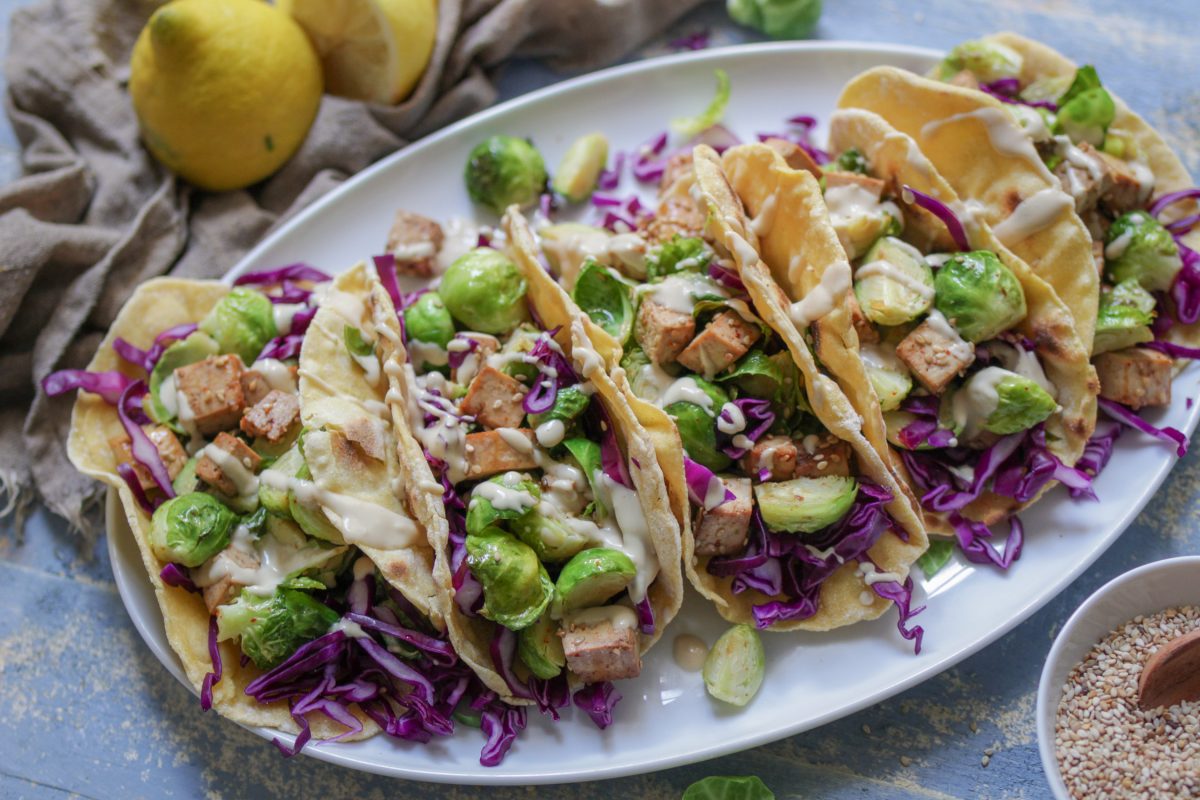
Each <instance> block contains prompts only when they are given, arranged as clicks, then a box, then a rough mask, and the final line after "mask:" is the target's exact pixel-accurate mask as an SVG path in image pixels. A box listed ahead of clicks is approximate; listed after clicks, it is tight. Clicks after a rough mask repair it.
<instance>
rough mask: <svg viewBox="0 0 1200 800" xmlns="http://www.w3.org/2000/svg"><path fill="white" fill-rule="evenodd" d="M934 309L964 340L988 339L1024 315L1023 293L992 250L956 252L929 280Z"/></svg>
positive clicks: (1017, 282) (1011, 274)
mask: <svg viewBox="0 0 1200 800" xmlns="http://www.w3.org/2000/svg"><path fill="white" fill-rule="evenodd" d="M933 285H934V288H935V289H936V290H937V298H936V300H935V301H934V302H935V304H936V305H937V310H938V311H940V312H942V314H943V315H944V316H945V317H946V319H947V320H949V321H950V323H951V324H952V325H953V326H954V327H955V328H956V329H957V330H958V332H959V333H960V334H961V335H962V337H963V338H964V339H966V340H967V341H968V342H972V343H978V342H982V341H984V340H986V339H992V338H994V337H995V336H996V335H997V334H1000V333H1002V332H1004V331H1006V330H1008V329H1009V328H1011V327H1012V326H1013V325H1016V324H1017V323H1018V322H1020V321H1021V320H1023V319H1024V318H1025V292H1024V291H1023V290H1022V289H1021V283H1020V282H1019V281H1018V280H1017V276H1016V275H1013V273H1012V270H1010V269H1009V268H1008V267H1006V266H1004V264H1003V263H1001V261H1000V259H999V258H997V257H996V254H995V253H991V252H989V251H987V250H974V251H972V252H969V253H956V254H955V255H954V256H952V257H951V258H950V259H949V260H948V261H946V263H944V264H943V265H942V268H941V269H939V270H938V273H937V276H936V277H935V278H934V280H933Z"/></svg>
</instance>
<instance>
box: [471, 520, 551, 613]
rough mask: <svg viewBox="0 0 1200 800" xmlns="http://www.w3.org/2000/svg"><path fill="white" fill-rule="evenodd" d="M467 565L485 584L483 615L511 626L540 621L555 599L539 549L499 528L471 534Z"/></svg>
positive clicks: (483, 584) (478, 579) (477, 578)
mask: <svg viewBox="0 0 1200 800" xmlns="http://www.w3.org/2000/svg"><path fill="white" fill-rule="evenodd" d="M467 566H468V568H469V569H470V570H471V574H472V575H474V576H475V580H477V581H479V583H480V585H482V586H483V612H482V613H483V616H485V617H487V618H488V619H490V620H492V621H493V622H496V623H498V624H500V625H503V626H504V627H506V628H508V629H509V630H513V631H519V630H521V629H523V628H528V627H529V626H530V625H532V624H534V623H535V622H537V620H538V617H540V616H541V615H542V614H543V613H544V612H545V611H546V608H547V607H548V606H549V605H550V601H551V600H553V599H554V581H552V580H550V576H549V575H548V574H547V573H546V568H545V567H543V566H542V563H541V562H540V561H539V560H538V557H537V553H535V552H533V550H532V549H531V548H530V547H529V546H528V545H525V544H523V543H521V542H519V541H517V540H516V539H514V538H513V537H512V536H509V535H508V534H507V533H505V532H504V531H502V530H500V529H499V528H495V527H492V528H485V529H484V530H483V531H482V532H481V533H479V534H474V535H469V536H467Z"/></svg>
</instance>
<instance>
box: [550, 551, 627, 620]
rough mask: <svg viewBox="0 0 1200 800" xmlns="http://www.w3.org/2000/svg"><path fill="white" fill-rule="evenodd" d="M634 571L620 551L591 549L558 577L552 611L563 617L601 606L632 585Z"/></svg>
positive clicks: (566, 567) (575, 559)
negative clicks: (572, 612)
mask: <svg viewBox="0 0 1200 800" xmlns="http://www.w3.org/2000/svg"><path fill="white" fill-rule="evenodd" d="M636 576H637V567H636V566H634V563H633V561H632V560H631V559H630V558H629V556H627V555H625V554H624V553H622V552H621V551H620V550H611V549H609V548H607V547H593V548H591V549H589V550H584V551H582V552H580V553H576V554H575V556H574V557H573V558H572V559H571V560H570V561H568V562H567V563H566V565H565V566H564V567H563V568H562V571H561V572H559V573H558V582H557V583H556V584H555V611H556V612H557V613H558V614H559V615H562V614H566V613H569V612H571V611H578V610H579V609H581V608H591V607H592V606H599V605H603V604H604V602H605V601H606V600H608V599H609V598H611V597H614V596H615V595H617V594H619V593H620V592H623V591H625V588H626V587H627V586H629V584H630V583H632V582H633V579H634V578H635V577H636Z"/></svg>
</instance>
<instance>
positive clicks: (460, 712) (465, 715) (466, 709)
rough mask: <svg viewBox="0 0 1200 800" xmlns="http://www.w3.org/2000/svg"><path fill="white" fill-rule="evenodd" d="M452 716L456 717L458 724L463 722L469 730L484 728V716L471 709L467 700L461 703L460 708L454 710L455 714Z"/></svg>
mask: <svg viewBox="0 0 1200 800" xmlns="http://www.w3.org/2000/svg"><path fill="white" fill-rule="evenodd" d="M450 716H452V717H454V720H455V721H456V722H461V723H462V724H463V725H466V726H467V727H468V728H481V727H483V714H482V713H481V712H479V711H476V710H474V709H473V708H471V706H470V704H469V703H468V702H467V701H466V700H465V699H464V700H462V701H461V702H459V704H458V708H456V709H454V713H452V714H451V715H450Z"/></svg>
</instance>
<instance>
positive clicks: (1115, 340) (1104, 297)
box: [1092, 278, 1155, 355]
mask: <svg viewBox="0 0 1200 800" xmlns="http://www.w3.org/2000/svg"><path fill="white" fill-rule="evenodd" d="M1154 306H1155V301H1154V295H1152V294H1150V293H1149V292H1147V291H1146V290H1145V289H1143V288H1142V287H1141V284H1139V283H1138V282H1137V281H1136V280H1134V279H1133V278H1130V279H1129V280H1125V281H1122V282H1121V283H1119V284H1117V285H1116V286H1115V287H1113V288H1112V289H1111V290H1106V291H1102V292H1101V293H1100V309H1099V312H1098V313H1097V315H1096V340H1095V343H1094V344H1093V345H1092V354H1093V355H1098V354H1100V353H1107V352H1110V351H1112V350H1123V349H1124V348H1126V347H1133V346H1134V345H1135V344H1141V343H1142V342H1149V341H1151V340H1152V339H1153V338H1154V334H1153V333H1152V332H1151V330H1150V324H1151V323H1152V322H1153V321H1154Z"/></svg>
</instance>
